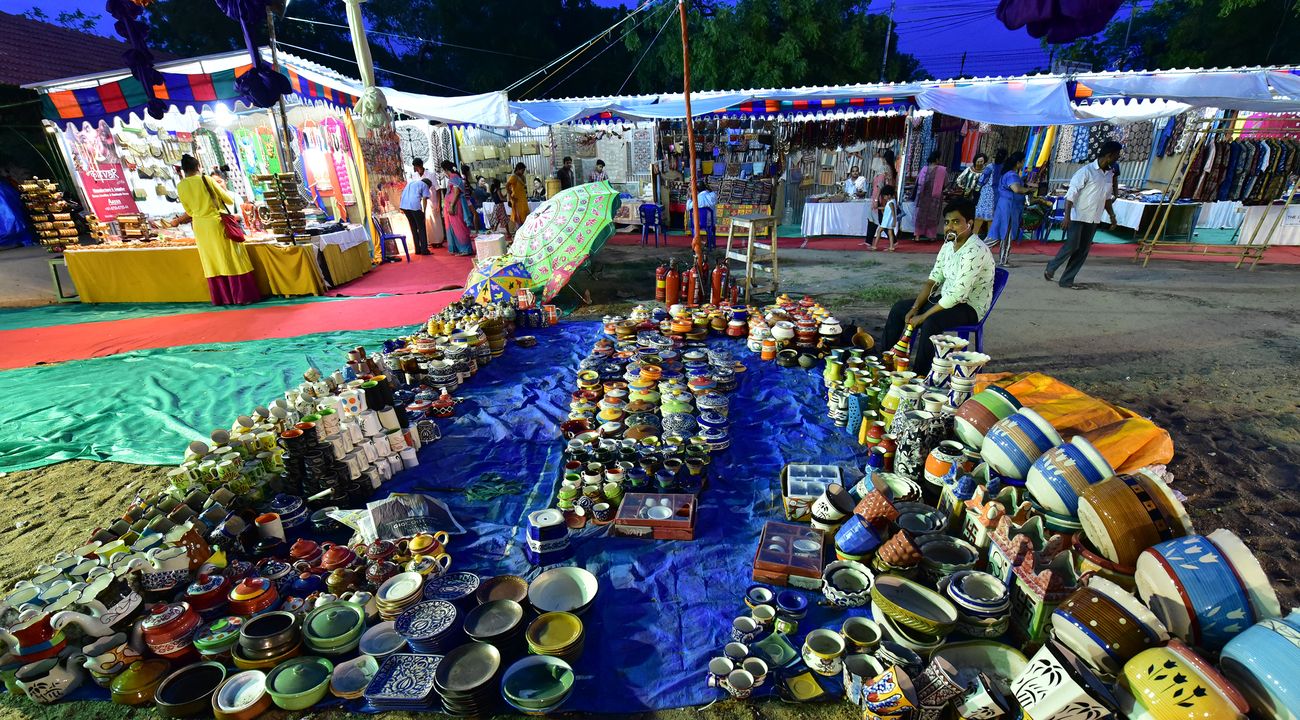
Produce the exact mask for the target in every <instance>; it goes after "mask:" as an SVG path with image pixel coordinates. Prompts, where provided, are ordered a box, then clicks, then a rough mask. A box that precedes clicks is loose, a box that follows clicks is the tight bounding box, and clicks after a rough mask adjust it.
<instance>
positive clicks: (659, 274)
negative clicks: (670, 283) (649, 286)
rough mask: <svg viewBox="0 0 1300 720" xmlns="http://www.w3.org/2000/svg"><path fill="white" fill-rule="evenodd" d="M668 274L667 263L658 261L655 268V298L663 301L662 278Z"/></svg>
mask: <svg viewBox="0 0 1300 720" xmlns="http://www.w3.org/2000/svg"><path fill="white" fill-rule="evenodd" d="M667 275H668V265H667V263H659V267H657V268H655V300H658V301H659V302H663V301H664V278H665V277H667Z"/></svg>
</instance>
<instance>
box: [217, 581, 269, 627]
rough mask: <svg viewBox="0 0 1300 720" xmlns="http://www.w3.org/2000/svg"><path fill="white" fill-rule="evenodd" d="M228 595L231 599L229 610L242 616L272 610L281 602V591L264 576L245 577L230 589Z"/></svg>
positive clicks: (232, 613)
mask: <svg viewBox="0 0 1300 720" xmlns="http://www.w3.org/2000/svg"><path fill="white" fill-rule="evenodd" d="M227 597H228V598H229V600H230V605H229V606H228V607H227V612H229V613H230V614H231V615H238V616H242V617H251V616H254V615H259V614H261V613H264V612H270V611H272V610H274V609H275V608H276V607H278V606H279V604H280V593H279V591H277V590H276V588H275V583H273V582H271V581H270V580H268V579H266V578H264V577H248V578H244V579H243V580H242V581H240V583H239V584H238V585H235V586H234V587H233V588H231V589H230V594H229V595H228V596H227Z"/></svg>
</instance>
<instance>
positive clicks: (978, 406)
mask: <svg viewBox="0 0 1300 720" xmlns="http://www.w3.org/2000/svg"><path fill="white" fill-rule="evenodd" d="M996 390H1001V388H992V387H990V388H986V389H984V390H982V391H980V392H978V393H975V394H974V395H972V396H971V397H970V398H968V399H967V400H966V402H964V403H962V404H961V406H960V407H958V408H957V412H956V413H954V425H953V429H954V430H955V431H956V433H957V438H958V439H959V440H961V441H962V443H963V444H964V445H966V447H968V448H971V449H974V450H979V449H980V448H981V447H982V446H983V445H984V436H985V434H987V433H988V431H989V429H990V428H992V427H993V426H994V425H995V424H996V423H997V422H998V421H999V420H1002V419H1004V418H1006V417H1009V416H1010V415H1013V414H1014V413H1015V412H1016V411H1017V410H1019V409H1020V402H1019V401H1015V398H1014V397H1012V398H1011V400H1008V399H1007V396H1009V395H1010V393H1005V391H1003V392H1002V393H999V392H995V391H996ZM1004 393H1005V394H1004Z"/></svg>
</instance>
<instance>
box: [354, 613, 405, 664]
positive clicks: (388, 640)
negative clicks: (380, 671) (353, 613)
mask: <svg viewBox="0 0 1300 720" xmlns="http://www.w3.org/2000/svg"><path fill="white" fill-rule="evenodd" d="M357 648H358V649H359V650H360V651H361V652H362V654H365V655H369V656H371V657H373V658H375V659H376V660H378V661H380V662H383V661H384V660H385V659H386V658H387V657H388V656H389V655H392V654H394V653H399V652H403V651H405V650H406V649H407V645H406V638H404V637H402V636H401V635H399V634H398V633H397V630H396V623H393V622H381V623H379V624H377V625H372V626H371V627H370V629H369V630H366V631H365V632H364V633H362V634H361V642H360V643H359V644H358V646H357Z"/></svg>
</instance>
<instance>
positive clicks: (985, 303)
mask: <svg viewBox="0 0 1300 720" xmlns="http://www.w3.org/2000/svg"><path fill="white" fill-rule="evenodd" d="M974 230H975V203H974V202H972V201H971V200H969V199H967V198H959V199H957V200H953V201H952V202H950V203H948V205H947V207H945V208H944V216H943V237H944V243H943V247H941V248H939V256H938V257H937V258H935V261H934V268H933V269H931V270H930V276H929V277H928V278H926V281H925V284H924V285H922V286H921V292H919V293H917V296H916V299H915V300H907V299H904V300H899V301H898V302H896V303H894V306H893V307H892V308H890V310H889V319H888V320H886V321H885V335H884V340H883V342H882V343H881V345H880V347H881V348H883V349H889V348H891V347H893V346H894V344H895V343H897V342H898V338H899V337H901V336H902V335H903V331H904V330H905V329H906V328H907V326H911V327H914V328H916V329H917V330H916V334H915V335H914V336H913V338H912V357H913V358H915V360H914V361H913V362H912V370H914V371H915V372H916V373H917V375H919V376H922V377H924V375H925V374H926V373H928V372H930V363H931V362H932V361H933V360H934V344H933V343H931V342H930V336H931V335H939V334H941V333H944V332H946V331H948V330H951V329H952V328H955V327H960V326H962V325H974V324H975V323H978V322H979V321H980V320H982V319H983V318H984V316H985V315H987V314H988V312H989V308H990V307H992V305H993V280H994V278H995V277H996V274H997V271H996V267H995V263H994V262H993V254H992V253H990V252H989V248H988V246H987V245H985V244H984V242H983V241H982V240H980V238H979V236H978V235H975V234H974Z"/></svg>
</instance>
